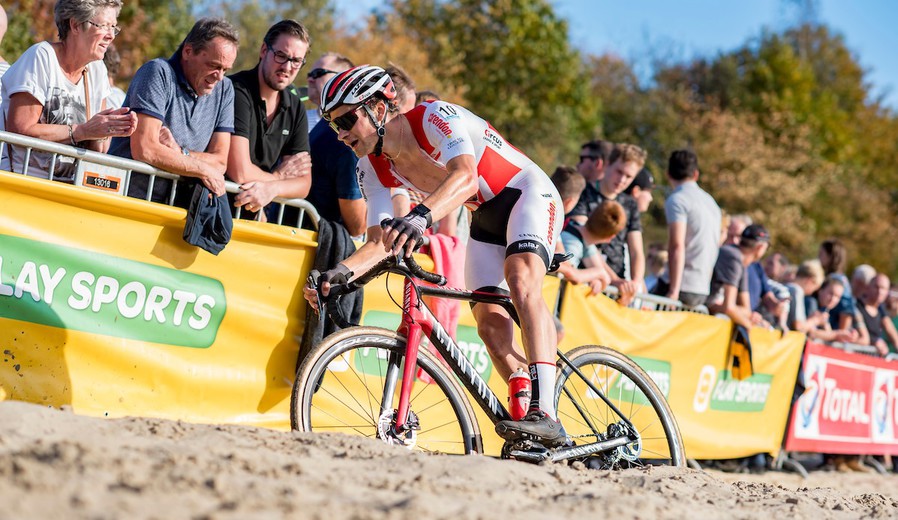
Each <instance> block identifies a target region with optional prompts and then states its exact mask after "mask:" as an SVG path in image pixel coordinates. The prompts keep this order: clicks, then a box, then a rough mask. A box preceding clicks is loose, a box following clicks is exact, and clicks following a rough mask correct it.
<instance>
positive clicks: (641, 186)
mask: <svg viewBox="0 0 898 520" xmlns="http://www.w3.org/2000/svg"><path fill="white" fill-rule="evenodd" d="M654 189H655V177H654V176H653V175H652V172H651V171H649V169H648V168H646V167H643V168H642V169H641V170H639V173H637V174H636V178H635V179H633V182H631V183H630V185H629V186H627V189H625V190H624V193H626V194H627V195H629V196H631V197H633V198H634V199H636V207H637V208H639V212H640V213H645V212H646V211H648V210H649V206H650V205H651V204H652V198H653V197H652V190H654Z"/></svg>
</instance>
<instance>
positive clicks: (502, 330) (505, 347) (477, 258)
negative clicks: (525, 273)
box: [465, 238, 527, 380]
mask: <svg viewBox="0 0 898 520" xmlns="http://www.w3.org/2000/svg"><path fill="white" fill-rule="evenodd" d="M504 257H505V246H504V245H496V244H488V243H485V242H480V241H478V240H476V239H474V238H472V239H470V240H469V241H468V247H467V261H466V262H465V283H466V285H467V286H468V287H469V288H471V289H479V290H489V291H491V292H500V293H504V294H508V285H507V284H506V283H505V280H504V277H505V275H504V270H503V259H504ZM471 312H472V313H473V314H474V320H475V321H476V322H477V334H479V335H480V339H482V340H483V343H484V344H485V345H486V348H487V351H488V352H489V354H490V358H491V359H492V361H493V365H494V366H495V367H496V370H498V371H499V374H501V375H502V377H503V378H504V379H506V380H507V379H508V377H509V376H510V375H511V374H512V372H514V371H515V370H517V369H518V368H522V369H526V367H527V359H526V358H525V357H524V354H523V352H524V351H523V350H522V349H521V348H520V347H519V346H517V344H516V343H517V342H516V341H515V339H514V321H513V320H512V319H511V316H509V315H508V312H507V311H506V310H505V309H503V308H502V307H501V306H499V305H491V304H486V303H478V304H476V305H474V306H473V307H472V309H471Z"/></svg>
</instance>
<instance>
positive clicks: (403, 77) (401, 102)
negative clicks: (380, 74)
mask: <svg viewBox="0 0 898 520" xmlns="http://www.w3.org/2000/svg"><path fill="white" fill-rule="evenodd" d="M384 70H386V71H387V74H389V75H390V77H391V78H393V85H394V86H395V87H396V103H397V104H398V106H399V113H400V114H404V113H406V112H408V111H409V110H411V109H413V108H415V105H417V104H418V103H417V102H416V99H417V96H416V94H415V82H414V80H412V78H411V77H409V75H408V74H407V73H406V72H405V70H403V69H402V67H400V66H399V65H396V64H394V63H390V64H389V66H388V67H387V68H386V69H384Z"/></svg>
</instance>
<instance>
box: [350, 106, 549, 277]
mask: <svg viewBox="0 0 898 520" xmlns="http://www.w3.org/2000/svg"><path fill="white" fill-rule="evenodd" d="M405 117H406V119H407V120H408V122H409V124H410V125H411V128H412V134H413V135H414V137H415V140H416V141H417V143H418V147H419V148H420V149H421V150H422V151H423V152H424V153H425V154H427V155H428V156H429V157H430V158H431V159H432V160H433V161H434V163H435V164H436V165H437V166H439V167H440V168H442V169H444V170H445V169H446V163H448V162H449V161H450V160H452V159H454V158H455V157H458V156H461V155H471V156H473V157H474V162H475V164H476V167H477V193H476V194H475V195H474V196H473V197H472V198H471V199H469V200H468V201H467V202H465V206H467V207H468V208H469V209H471V210H472V211H474V214H473V215H472V224H471V236H470V240H469V243H468V257H469V258H470V257H471V256H472V255H474V256H476V257H477V258H478V260H484V259H488V258H490V257H495V259H496V260H497V262H478V263H477V265H478V268H477V271H474V272H472V269H473V268H474V263H473V262H468V263H467V264H468V265H467V266H466V278H467V280H468V284H467V285H468V287H471V288H479V287H487V286H490V287H500V288H504V283H503V280H504V274H503V271H502V259H503V258H504V257H505V256H507V255H509V254H515V253H520V252H532V253H535V254H538V255H539V256H540V257H542V258H543V260H544V262H545V263H546V265H547V266H548V263H549V259H550V257H551V255H552V253H553V252H554V250H555V242H556V241H557V239H558V235H559V234H560V232H561V218H562V216H563V215H562V213H563V209H562V204H561V197H560V196H559V195H558V191H557V190H556V189H555V186H554V185H553V184H552V182H551V181H550V180H549V177H548V176H547V175H546V174H545V172H543V170H542V169H541V168H540V167H539V166H538V165H537V164H536V163H534V162H533V161H531V160H530V158H528V157H527V156H526V155H524V154H523V153H522V152H521V151H520V150H518V149H517V148H515V147H513V146H512V145H511V144H509V143H508V141H506V140H505V138H503V137H502V135H500V134H499V132H497V131H496V129H495V128H493V127H492V126H491V125H490V124H489V123H488V122H487V121H485V120H483V119H482V118H480V117H478V116H477V115H475V114H474V113H472V112H471V111H469V110H467V109H465V108H463V107H460V106H458V105H454V104H451V103H447V102H445V101H430V102H425V103H422V104H420V105H418V106H416V107H415V108H413V109H412V110H410V111H409V112H407V113H406V114H405ZM356 172H357V174H358V178H359V186H360V187H361V189H362V194H363V195H364V196H365V199H366V200H367V203H368V226H369V227H371V226H378V225H380V223H381V221H383V220H384V219H386V218H391V217H393V216H394V215H393V203H392V199H391V191H390V190H391V189H392V188H401V187H406V188H411V189H413V190H416V191H419V192H421V193H424V194H425V196H426V195H429V193H427V192H426V191H424V190H421V189H420V188H418V187H417V186H415V185H414V184H412V183H411V182H409V181H408V180H407V179H405V178H404V177H403V176H402V175H400V174H399V173H398V172H397V171H396V169H395V168H394V167H393V163H392V162H391V161H390V160H389V159H387V158H386V157H384V156H380V157H378V156H375V155H373V154H372V155H368V156H366V157H362V158H361V159H360V160H359V162H358V166H357V167H356ZM447 175H448V172H447ZM484 264H487V265H488V266H489V267H488V268H485V267H484ZM493 271H494V272H493ZM500 284H501V285H500Z"/></svg>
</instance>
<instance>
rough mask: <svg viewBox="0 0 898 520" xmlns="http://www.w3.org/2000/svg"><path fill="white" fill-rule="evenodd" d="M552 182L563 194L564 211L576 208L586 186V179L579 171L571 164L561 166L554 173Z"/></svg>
mask: <svg viewBox="0 0 898 520" xmlns="http://www.w3.org/2000/svg"><path fill="white" fill-rule="evenodd" d="M551 179H552V184H554V185H555V189H557V190H558V194H559V195H561V203H562V204H563V205H564V212H565V214H567V212H568V211H570V210H572V209H574V206H576V205H577V201H578V200H580V195H581V194H582V193H583V189H584V188H586V179H584V178H583V176H582V175H580V174H579V173H578V172H577V169H576V168H574V167H571V166H559V167H558V168H555V172H554V173H552V177H551Z"/></svg>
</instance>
